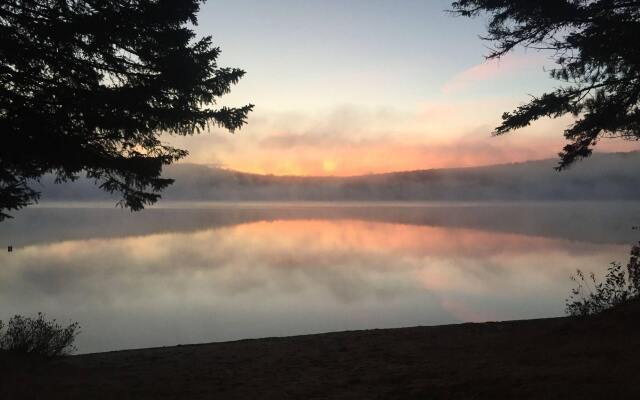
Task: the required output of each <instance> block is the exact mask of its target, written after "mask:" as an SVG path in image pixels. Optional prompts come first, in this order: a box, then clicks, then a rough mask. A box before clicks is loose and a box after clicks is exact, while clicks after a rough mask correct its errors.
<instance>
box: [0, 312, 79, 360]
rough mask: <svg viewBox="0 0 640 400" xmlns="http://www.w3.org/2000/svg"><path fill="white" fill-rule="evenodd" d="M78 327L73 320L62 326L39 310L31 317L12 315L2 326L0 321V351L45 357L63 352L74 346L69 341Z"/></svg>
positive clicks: (68, 351) (72, 340) (70, 350)
mask: <svg viewBox="0 0 640 400" xmlns="http://www.w3.org/2000/svg"><path fill="white" fill-rule="evenodd" d="M79 328H80V326H79V325H78V323H77V322H74V323H72V324H69V325H68V326H62V325H60V324H59V323H57V322H56V320H55V319H53V320H47V319H46V318H45V316H44V315H43V314H42V313H38V316H37V317H35V318H32V317H23V316H21V315H16V316H14V317H12V318H11V319H10V320H9V322H8V323H7V327H6V329H5V327H4V324H3V322H2V321H0V353H10V354H14V355H19V356H25V355H32V356H39V357H45V358H51V357H57V356H63V355H67V354H69V353H71V352H73V351H74V350H75V346H74V345H73V342H74V340H75V338H76V336H78V334H79V332H80V331H79Z"/></svg>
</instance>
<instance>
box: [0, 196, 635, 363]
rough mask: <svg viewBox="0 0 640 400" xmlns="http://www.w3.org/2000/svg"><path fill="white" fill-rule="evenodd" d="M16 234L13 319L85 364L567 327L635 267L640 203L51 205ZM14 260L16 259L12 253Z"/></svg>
mask: <svg viewBox="0 0 640 400" xmlns="http://www.w3.org/2000/svg"><path fill="white" fill-rule="evenodd" d="M14 216H15V218H14V219H13V220H9V221H6V222H3V223H2V224H1V225H0V244H2V246H3V247H4V250H3V251H2V252H0V266H1V268H0V319H3V320H6V319H7V318H9V317H10V316H11V315H13V314H32V313H36V312H38V311H43V312H45V313H46V314H47V315H48V316H49V317H52V318H57V319H58V320H59V321H62V322H67V321H69V320H77V321H79V322H80V324H81V325H82V333H81V335H80V336H79V337H78V342H77V343H78V349H79V352H81V353H82V352H94V351H105V350H114V349H123V348H135V347H151V346H164V345H175V344H180V343H197V342H211V341H222V340H232V339H241V338H248V337H264V336H274V335H277V336H279V335H295V334H304V333H317V332H326V331H335V330H347V329H367V328H388V327H402V326H414V325H435V324H445V323H456V322H461V321H488V320H506V319H521V318H537V317H553V316H560V315H562V314H563V309H564V299H565V297H566V296H567V294H568V293H569V290H570V288H571V287H572V286H573V285H572V282H571V281H570V280H569V275H570V274H571V273H572V272H574V271H575V269H576V268H580V269H582V270H584V271H594V272H596V273H602V271H604V270H605V269H606V267H607V265H608V263H609V262H611V261H616V260H617V261H621V262H626V261H627V259H628V251H629V246H630V244H632V243H633V242H634V241H637V240H638V239H640V234H638V233H637V231H633V230H632V229H631V227H632V226H633V225H638V223H639V222H640V203H638V202H573V203H571V202H565V203H456V204H451V203H336V204H330V203H271V204H269V203H263V204H260V203H253V204H250V203H244V204H236V205H232V204H225V203H163V204H161V206H159V207H154V208H151V209H147V210H145V211H143V212H140V213H134V214H132V213H130V212H128V211H126V210H120V209H114V208H113V205H112V204H106V205H103V204H93V203H84V204H75V205H74V204H46V205H41V206H39V207H34V208H29V209H26V210H24V211H22V212H18V213H15V214H14ZM8 245H13V246H14V251H13V252H7V251H6V246H8Z"/></svg>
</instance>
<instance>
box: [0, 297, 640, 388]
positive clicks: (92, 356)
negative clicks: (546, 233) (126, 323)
mask: <svg viewBox="0 0 640 400" xmlns="http://www.w3.org/2000/svg"><path fill="white" fill-rule="evenodd" d="M639 304H640V303H634V304H630V305H626V306H624V307H621V308H620V309H616V310H613V311H609V312H606V313H604V314H602V315H599V316H595V317H592V318H587V319H576V318H568V317H560V318H547V319H534V320H518V321H504V322H486V323H464V324H456V325H440V326H429V327H413V328H394V329H372V330H365V331H343V332H332V333H321V334H311V335H302V336H288V337H272V338H262V339H243V340H237V341H231V342H217V343H206V344H190V345H178V346H172V347H155V348H146V349H134V350H114V351H108V352H103V353H89V354H82V355H74V356H68V357H64V358H60V359H57V360H54V361H51V362H46V363H36V364H29V365H27V366H25V365H22V366H19V367H18V368H16V366H15V365H9V366H7V365H6V363H5V366H4V368H2V369H1V370H0V372H2V373H1V374H0V376H1V377H2V378H0V383H1V384H2V385H1V386H0V387H3V388H4V389H2V390H1V391H0V395H3V396H2V397H3V398H8V399H13V398H16V399H22V398H40V397H41V396H42V397H44V396H46V397H47V398H49V399H57V398H60V399H63V398H64V399H74V398H78V399H80V398H92V399H108V398H114V397H120V398H136V399H158V398H160V399H165V398H166V399H169V398H189V399H200V398H202V399H205V398H223V399H227V398H228V399H254V398H261V399H283V398H290V399H298V398H299V399H311V398H318V399H369V398H381V399H386V398H402V399H414V398H415V399H418V398H429V399H439V398H443V399H444V398H446V399H450V398H454V399H458V398H459V399H467V398H487V399H489V398H520V399H528V398H531V399H534V398H541V397H546V398H563V399H573V398H575V399H585V398H640V388H638V387H637V385H633V382H634V379H635V378H636V377H637V375H638V372H637V360H639V359H640V334H639V333H640V318H638V317H640V306H639ZM3 392H4V393H3Z"/></svg>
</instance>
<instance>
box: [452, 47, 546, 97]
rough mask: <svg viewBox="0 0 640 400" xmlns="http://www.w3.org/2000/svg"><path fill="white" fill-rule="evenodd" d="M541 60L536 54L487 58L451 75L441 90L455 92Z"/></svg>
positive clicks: (534, 64) (535, 64) (539, 63)
mask: <svg viewBox="0 0 640 400" xmlns="http://www.w3.org/2000/svg"><path fill="white" fill-rule="evenodd" d="M542 62H543V58H542V57H540V56H538V55H533V56H522V55H510V56H505V57H502V58H501V59H493V60H488V61H485V62H483V63H482V64H478V65H474V66H473V67H471V68H468V69H466V70H464V71H462V72H460V73H459V74H457V75H455V76H453V78H451V79H450V80H449V81H448V82H446V83H445V84H444V85H443V86H442V92H443V93H444V94H452V93H456V92H459V91H461V90H464V89H466V88H468V87H469V86H472V85H473V84H474V83H476V82H481V81H486V80H489V79H493V78H495V77H497V76H499V75H500V76H501V75H504V74H513V73H514V72H518V71H521V70H524V69H527V68H530V67H534V66H539V65H541V64H542Z"/></svg>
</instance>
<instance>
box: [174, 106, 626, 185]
mask: <svg viewBox="0 0 640 400" xmlns="http://www.w3.org/2000/svg"><path fill="white" fill-rule="evenodd" d="M516 105H517V104H514V101H512V100H509V99H505V98H499V99H494V100H493V101H486V100H483V101H474V100H461V101H453V100H447V101H436V100H433V101H428V102H423V103H420V104H418V105H417V106H416V108H415V109H414V110H412V111H398V110H394V109H379V110H371V109H361V108H346V109H342V110H334V111H332V112H329V113H321V112H318V113H317V114H316V115H312V114H306V115H305V114H295V113H266V112H265V113H262V114H257V115H256V116H255V117H252V119H251V120H250V121H249V124H248V125H247V126H246V127H245V128H244V129H243V130H242V131H241V132H239V133H236V134H234V135H231V134H229V133H227V132H223V131H220V130H213V131H212V132H210V134H204V135H199V136H190V137H186V138H182V137H171V138H170V142H171V143H172V144H174V145H176V146H178V147H182V148H186V149H188V150H189V151H190V157H189V158H187V159H186V160H185V161H187V162H193V163H201V164H212V165H216V166H223V167H225V168H229V169H233V170H238V171H243V172H252V173H259V174H274V175H318V176H327V175H334V176H350V175H361V174H368V173H385V172H393V171H406V170H419V169H430V168H452V167H471V166H480V165H489V164H499V163H510V162H520V161H527V160H532V159H544V158H553V157H556V156H557V153H558V151H559V150H560V149H561V148H562V147H563V145H564V143H565V142H564V138H563V136H562V132H563V131H564V129H565V128H566V126H567V125H568V124H569V123H570V122H571V121H570V119H567V118H563V119H557V120H541V121H538V122H537V123H536V124H534V125H533V126H531V127H528V128H526V129H523V130H521V131H519V132H516V133H514V134H509V135H505V136H501V137H491V135H490V133H491V131H492V129H493V127H494V126H496V125H497V124H498V122H499V115H500V113H501V112H502V111H504V110H509V109H512V108H513V107H515V106H516ZM598 148H599V149H601V150H607V151H625V150H634V149H638V143H637V142H635V143H631V142H626V141H622V140H608V141H602V142H601V143H600V144H599V145H598Z"/></svg>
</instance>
